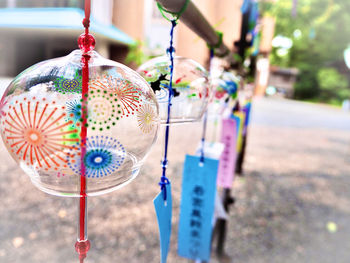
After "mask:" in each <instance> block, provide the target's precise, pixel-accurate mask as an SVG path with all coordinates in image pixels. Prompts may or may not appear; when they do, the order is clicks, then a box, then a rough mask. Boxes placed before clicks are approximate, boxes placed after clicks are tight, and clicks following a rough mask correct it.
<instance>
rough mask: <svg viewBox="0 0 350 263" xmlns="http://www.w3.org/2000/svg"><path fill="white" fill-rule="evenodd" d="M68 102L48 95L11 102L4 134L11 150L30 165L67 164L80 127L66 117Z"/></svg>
mask: <svg viewBox="0 0 350 263" xmlns="http://www.w3.org/2000/svg"><path fill="white" fill-rule="evenodd" d="M65 117H66V113H65V107H64V106H58V105H56V102H55V101H50V102H48V101H47V100H46V99H45V98H41V99H37V98H36V97H31V98H27V97H23V98H21V99H18V100H15V101H13V103H11V105H9V106H8V110H7V112H6V115H5V116H3V117H2V119H1V122H2V125H3V129H2V133H3V134H2V135H3V138H4V140H5V143H6V144H7V145H8V147H9V149H10V151H11V152H12V153H13V154H14V155H16V156H17V159H18V160H19V161H21V162H25V163H26V165H28V166H29V165H32V166H33V167H35V168H43V169H45V170H48V169H54V170H58V169H59V168H62V167H67V160H66V159H67V156H69V151H68V150H70V149H71V147H72V146H70V145H69V143H72V142H73V143H75V142H78V141H79V139H78V138H69V137H71V136H72V135H73V134H77V132H78V130H77V129H74V128H72V127H70V126H71V125H72V123H73V122H72V121H65ZM73 137H74V136H73Z"/></svg>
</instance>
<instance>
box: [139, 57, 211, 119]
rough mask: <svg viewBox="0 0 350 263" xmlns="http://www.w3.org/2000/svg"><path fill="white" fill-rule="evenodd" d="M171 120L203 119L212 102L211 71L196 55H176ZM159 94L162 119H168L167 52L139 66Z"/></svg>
mask: <svg viewBox="0 0 350 263" xmlns="http://www.w3.org/2000/svg"><path fill="white" fill-rule="evenodd" d="M173 71H174V72H173V79H172V83H171V85H172V90H173V93H172V108H171V118H170V124H171V123H183V122H193V121H199V120H200V119H201V118H202V116H203V114H204V112H205V111H206V108H207V105H208V102H209V87H210V86H209V80H208V73H207V71H206V70H205V69H204V68H203V67H202V66H201V65H200V64H198V63H197V62H195V61H194V60H192V59H188V58H184V57H178V56H176V57H175V58H174V69H173ZM138 72H139V73H140V74H141V76H143V77H144V78H145V79H146V80H147V82H148V83H149V84H150V85H151V87H152V89H153V91H154V92H155V94H156V96H157V100H158V103H159V108H160V118H161V122H162V123H163V124H165V122H166V119H167V103H168V95H169V81H170V78H169V76H170V62H169V58H168V57H167V56H163V57H158V58H154V59H151V60H150V61H148V62H146V63H145V64H143V65H141V66H140V67H139V68H138Z"/></svg>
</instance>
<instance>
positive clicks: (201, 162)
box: [199, 48, 214, 165]
mask: <svg viewBox="0 0 350 263" xmlns="http://www.w3.org/2000/svg"><path fill="white" fill-rule="evenodd" d="M213 57H214V48H211V49H210V59H209V75H210V70H211V64H212V59H213ZM207 122H208V110H206V111H205V113H204V117H203V129H202V139H201V150H200V152H201V157H200V159H199V164H200V165H203V163H204V146H205V135H206V133H207Z"/></svg>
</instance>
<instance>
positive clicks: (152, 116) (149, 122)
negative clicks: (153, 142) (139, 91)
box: [137, 104, 157, 133]
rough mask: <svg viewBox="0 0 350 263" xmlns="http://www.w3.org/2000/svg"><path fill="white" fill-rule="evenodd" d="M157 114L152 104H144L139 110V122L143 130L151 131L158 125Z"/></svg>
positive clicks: (145, 131)
mask: <svg viewBox="0 0 350 263" xmlns="http://www.w3.org/2000/svg"><path fill="white" fill-rule="evenodd" d="M156 120H157V115H156V112H155V111H154V109H153V107H151V106H150V105H148V104H147V105H144V106H142V107H141V108H140V109H139V111H138V112H137V122H138V124H139V127H140V129H141V131H143V132H144V133H150V132H151V131H153V130H154V128H155V127H156Z"/></svg>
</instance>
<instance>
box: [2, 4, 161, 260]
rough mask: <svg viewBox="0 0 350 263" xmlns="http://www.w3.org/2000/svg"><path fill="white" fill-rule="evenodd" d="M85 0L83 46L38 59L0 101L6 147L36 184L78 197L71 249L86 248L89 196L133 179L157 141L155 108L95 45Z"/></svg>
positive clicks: (143, 89)
mask: <svg viewBox="0 0 350 263" xmlns="http://www.w3.org/2000/svg"><path fill="white" fill-rule="evenodd" d="M89 17H90V0H86V1H85V19H84V21H83V25H84V27H85V33H83V34H82V35H81V36H80V37H79V39H78V44H79V48H80V50H75V51H73V52H72V53H71V54H69V55H68V56H65V57H61V58H56V59H51V60H47V61H43V62H40V63H38V64H36V65H34V66H32V67H30V68H28V69H27V70H25V71H24V72H22V73H21V74H19V75H18V76H17V77H16V78H15V79H14V80H13V81H12V82H11V83H10V85H9V86H8V88H7V90H6V92H5V94H4V96H3V97H2V99H1V103H0V107H1V108H0V112H1V114H0V124H1V127H0V131H1V136H2V139H3V141H4V144H5V146H6V148H7V149H8V151H9V153H10V154H11V156H12V157H13V159H14V160H15V161H16V162H17V163H18V164H19V166H20V167H21V168H22V169H23V171H24V172H25V173H26V174H27V175H29V177H30V179H31V181H32V183H33V184H34V185H35V186H37V187H38V188H39V189H40V190H42V191H44V192H47V193H49V194H54V195H58V196H71V197H79V211H80V212H79V228H78V229H79V233H78V241H77V243H76V250H77V252H78V253H79V257H80V261H81V262H82V261H83V260H84V258H85V257H86V253H87V251H88V250H89V247H90V243H89V241H88V239H87V233H86V227H87V221H86V213H87V207H86V205H87V196H93V195H99V194H103V193H107V192H111V191H113V190H115V189H117V188H119V187H121V186H123V185H125V184H126V183H128V182H130V181H131V180H132V179H133V178H135V177H136V176H137V174H138V173H139V170H140V167H141V165H142V162H143V160H144V158H145V156H146V155H147V153H148V152H149V150H150V148H151V146H152V145H153V143H154V142H155V139H156V137H157V132H158V127H159V109H158V103H157V100H156V97H155V94H154V92H153V91H152V89H151V88H150V86H149V85H148V83H147V82H146V81H145V80H144V79H143V78H142V77H141V76H140V75H139V74H137V73H136V72H135V71H133V70H131V69H130V68H128V67H126V66H124V65H122V64H119V63H117V62H114V61H111V60H108V59H105V58H103V57H102V56H100V55H99V54H98V53H97V52H95V51H93V49H94V47H95V40H94V37H93V36H92V35H91V34H89Z"/></svg>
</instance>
